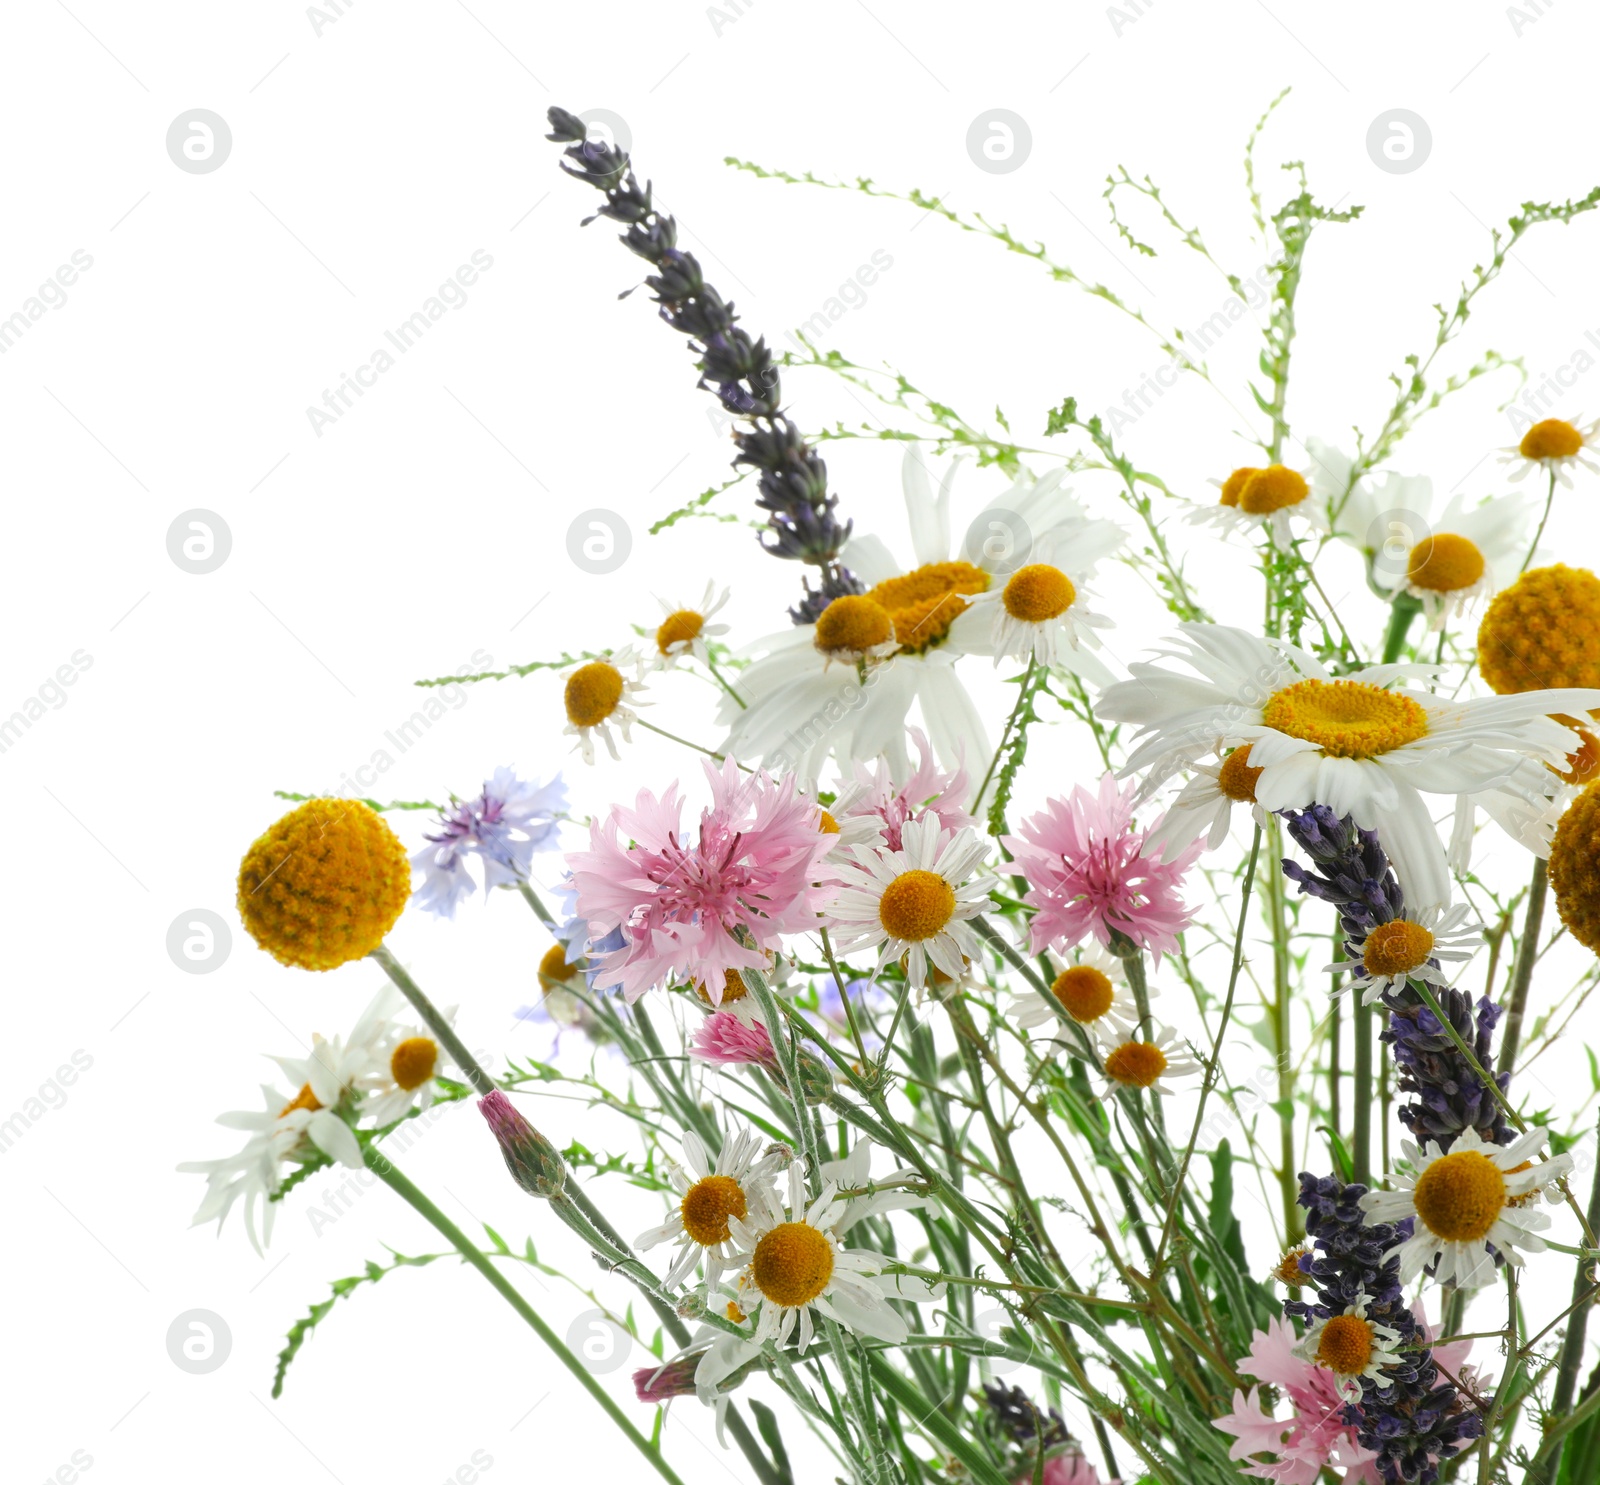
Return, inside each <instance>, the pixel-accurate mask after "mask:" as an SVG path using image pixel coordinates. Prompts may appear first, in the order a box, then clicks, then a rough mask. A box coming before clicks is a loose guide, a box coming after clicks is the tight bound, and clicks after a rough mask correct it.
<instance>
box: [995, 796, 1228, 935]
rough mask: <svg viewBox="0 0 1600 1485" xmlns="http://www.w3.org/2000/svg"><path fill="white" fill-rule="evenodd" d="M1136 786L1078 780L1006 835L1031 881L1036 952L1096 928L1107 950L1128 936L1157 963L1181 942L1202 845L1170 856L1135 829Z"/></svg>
mask: <svg viewBox="0 0 1600 1485" xmlns="http://www.w3.org/2000/svg"><path fill="white" fill-rule="evenodd" d="M1135 789H1136V785H1133V784H1129V786H1128V787H1127V789H1126V790H1121V791H1119V790H1118V788H1117V783H1116V780H1115V779H1114V778H1113V777H1112V776H1111V775H1110V774H1107V775H1106V776H1105V777H1104V778H1103V779H1101V780H1100V789H1099V793H1098V794H1091V793H1090V792H1089V791H1088V790H1087V789H1085V788H1084V787H1083V786H1082V785H1079V786H1078V787H1077V788H1075V789H1074V790H1073V791H1072V794H1071V797H1070V798H1067V799H1052V800H1049V801H1047V802H1046V804H1045V807H1044V809H1043V810H1042V811H1041V812H1040V813H1039V814H1037V815H1033V816H1032V817H1030V818H1029V819H1027V820H1024V821H1023V822H1022V833H1021V834H1020V835H1007V836H1002V837H1001V843H1002V844H1003V845H1004V846H1005V847H1006V849H1007V850H1008V851H1010V852H1011V854H1012V856H1013V857H1015V859H1016V863H1017V866H1018V868H1019V869H1020V870H1021V872H1022V874H1023V875H1024V876H1025V877H1026V878H1027V879H1028V881H1029V883H1030V884H1031V885H1030V888H1029V891H1028V893H1027V895H1026V896H1025V897H1024V898H1023V901H1024V902H1026V903H1027V904H1028V905H1029V906H1030V907H1032V908H1034V909H1036V911H1035V913H1034V915H1033V919H1032V922H1031V923H1030V925H1029V933H1030V935H1031V947H1032V949H1033V951H1034V952H1035V953H1037V952H1039V951H1040V950H1041V949H1043V948H1044V947H1045V946H1046V945H1050V944H1063V943H1064V944H1068V945H1071V944H1076V943H1080V942H1081V941H1082V940H1083V938H1084V936H1085V935H1087V934H1091V933H1092V934H1093V935H1094V936H1095V938H1096V939H1098V940H1099V941H1100V942H1101V943H1102V944H1104V945H1106V946H1107V947H1110V945H1111V942H1112V935H1113V934H1114V933H1121V934H1123V935H1124V936H1125V937H1127V938H1130V939H1132V940H1133V942H1134V943H1136V944H1137V945H1138V946H1139V947H1140V948H1141V949H1148V950H1149V951H1150V954H1151V955H1152V957H1153V958H1154V959H1155V961H1156V963H1157V964H1159V963H1160V962H1161V956H1162V955H1163V954H1165V953H1170V952H1171V951H1172V950H1174V949H1176V948H1177V947H1178V937H1177V936H1178V934H1180V933H1181V932H1182V931H1183V930H1184V929H1185V928H1187V927H1188V926H1189V920H1190V919H1191V918H1192V917H1193V916H1194V914H1193V912H1192V910H1191V909H1190V908H1189V907H1188V906H1187V905H1186V904H1185V903H1184V901H1183V899H1182V898H1181V897H1179V896H1178V889H1179V888H1180V887H1181V885H1182V883H1183V877H1184V873H1185V872H1187V871H1188V869H1189V868H1190V866H1192V865H1193V864H1194V861H1195V858H1196V857H1197V856H1199V854H1200V846H1199V845H1198V844H1196V845H1193V846H1191V847H1189V848H1188V849H1187V850H1185V851H1184V852H1183V853H1182V854H1180V855H1178V856H1175V857H1174V858H1173V859H1172V860H1170V861H1163V860H1162V859H1161V847H1160V846H1159V845H1157V844H1154V843H1152V842H1151V840H1150V835H1151V832H1150V831H1148V830H1136V829H1135V828H1134V825H1133V797H1134V792H1135Z"/></svg>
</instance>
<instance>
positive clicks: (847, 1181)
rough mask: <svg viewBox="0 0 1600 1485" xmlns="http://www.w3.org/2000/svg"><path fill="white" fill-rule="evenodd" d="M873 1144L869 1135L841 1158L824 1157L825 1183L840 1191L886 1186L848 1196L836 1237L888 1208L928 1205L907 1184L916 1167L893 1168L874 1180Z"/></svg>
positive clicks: (889, 1210) (903, 1209)
mask: <svg viewBox="0 0 1600 1485" xmlns="http://www.w3.org/2000/svg"><path fill="white" fill-rule="evenodd" d="M874 1148H875V1147H874V1145H873V1143H872V1141H871V1140H870V1139H859V1140H857V1141H856V1142H855V1144H854V1145H853V1146H852V1147H851V1149H850V1153H849V1154H848V1155H846V1156H845V1157H844V1158H843V1159H842V1160H825V1161H823V1163H822V1167H821V1176H822V1180H823V1183H824V1184H825V1185H829V1186H833V1187H834V1188H835V1189H836V1190H838V1191H840V1192H845V1191H860V1190H862V1189H863V1188H865V1187H869V1186H872V1185H874V1184H880V1183H881V1184H882V1185H883V1187H884V1189H883V1190H881V1191H869V1192H867V1193H866V1194H865V1195H862V1196H851V1197H848V1198H846V1199H845V1210H844V1215H843V1216H842V1217H841V1218H840V1219H839V1220H838V1221H837V1222H836V1223H835V1224H834V1228H833V1234H834V1236H835V1237H843V1236H844V1235H845V1233H847V1232H849V1231H850V1229H851V1228H852V1227H854V1226H855V1225H856V1224H857V1223H858V1222H864V1221H866V1220H867V1218H869V1217H881V1216H882V1215H883V1214H884V1213H885V1212H905V1211H910V1210H911V1209H912V1208H914V1207H921V1206H925V1205H927V1198H926V1197H923V1196H919V1195H917V1193H916V1192H914V1191H908V1190H907V1189H906V1188H905V1185H904V1183H905V1182H907V1181H910V1180H913V1179H915V1178H916V1176H917V1172H916V1171H914V1170H911V1169H909V1168H907V1169H902V1170H892V1171H890V1172H889V1174H888V1175H886V1176H882V1177H880V1178H879V1182H878V1183H875V1182H874V1181H873V1179H872V1152H873V1149H874Z"/></svg>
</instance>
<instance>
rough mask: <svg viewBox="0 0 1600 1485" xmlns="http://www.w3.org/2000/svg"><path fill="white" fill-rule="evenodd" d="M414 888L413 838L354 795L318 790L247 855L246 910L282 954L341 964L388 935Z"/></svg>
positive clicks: (297, 960)
mask: <svg viewBox="0 0 1600 1485" xmlns="http://www.w3.org/2000/svg"><path fill="white" fill-rule="evenodd" d="M410 896H411V863H410V862H409V861H408V860H407V859H406V852H405V847H404V846H402V845H401V844H400V841H399V839H398V838H397V837H396V835H395V833H394V831H392V830H391V829H389V827H388V825H386V824H385V823H384V821H383V819H382V817H381V816H379V815H377V814H375V813H374V812H373V811H372V810H370V809H369V808H368V807H367V806H366V805H364V804H362V803H361V802H360V801H359V800H355V799H310V800H307V801H306V802H305V803H304V804H302V805H301V806H299V808H298V809H292V810H290V811H289V813H288V814H286V815H285V816H284V817H283V818H282V819H281V820H279V821H278V823H277V824H276V825H274V826H273V827H272V828H271V829H270V830H268V831H267V832H266V834H265V835H263V836H261V838H260V839H259V840H257V841H256V842H255V844H254V845H252V846H251V847H250V849H249V850H248V851H246V852H245V854H244V860H243V861H241V862H240V863H239V916H240V917H241V918H243V919H244V926H245V927H246V928H248V929H249V930H250V936H251V938H253V939H254V940H255V941H256V942H257V943H258V944H260V945H261V947H262V948H263V949H265V950H266V951H267V952H268V953H269V954H271V955H272V957H273V958H274V959H276V960H277V961H278V962H279V963H280V964H294V965H298V966H299V967H300V968H301V969H337V968H338V967H339V966H340V965H341V964H348V963H349V962H350V961H351V960H352V959H360V958H362V957H363V956H364V955H366V954H369V953H371V952H372V950H373V949H375V948H377V947H378V945H379V944H381V943H382V942H383V937H384V935H385V934H386V933H388V931H389V930H390V929H391V928H392V927H394V922H395V919H396V918H398V917H399V916H400V914H401V912H402V910H403V909H404V908H405V905H406V900H407V898H409V897H410Z"/></svg>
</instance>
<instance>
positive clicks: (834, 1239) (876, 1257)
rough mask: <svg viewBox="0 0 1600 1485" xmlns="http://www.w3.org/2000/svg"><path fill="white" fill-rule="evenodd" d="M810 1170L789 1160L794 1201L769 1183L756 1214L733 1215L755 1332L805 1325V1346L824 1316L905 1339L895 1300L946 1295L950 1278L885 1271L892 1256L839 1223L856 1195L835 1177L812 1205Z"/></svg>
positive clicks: (756, 1337)
mask: <svg viewBox="0 0 1600 1485" xmlns="http://www.w3.org/2000/svg"><path fill="white" fill-rule="evenodd" d="M804 1170H805V1167H804V1165H803V1163H802V1162H800V1161H798V1160H797V1161H794V1162H792V1163H791V1164H790V1166H789V1174H788V1183H787V1184H788V1193H787V1194H788V1204H787V1207H785V1206H784V1205H782V1204H781V1203H780V1202H779V1200H778V1198H777V1196H776V1195H775V1194H774V1193H772V1192H771V1191H770V1190H769V1191H765V1192H763V1193H762V1194H761V1196H760V1197H759V1198H758V1199H757V1200H756V1201H755V1202H754V1203H752V1205H751V1210H750V1213H749V1215H748V1216H746V1217H742V1218H741V1217H732V1218H730V1219H729V1222H728V1226H729V1228H730V1230H731V1232H732V1234H733V1241H734V1245H735V1248H736V1249H737V1253H738V1257H739V1259H740V1260H741V1261H742V1262H743V1265H744V1270H743V1272H742V1273H741V1274H740V1276H739V1289H738V1304H739V1307H740V1309H741V1310H743V1312H744V1313H745V1315H746V1316H748V1317H749V1319H750V1320H751V1321H752V1322H753V1325H752V1330H751V1332H750V1340H751V1341H752V1342H754V1343H755V1344H756V1345H758V1346H760V1345H764V1344H765V1343H766V1342H768V1341H776V1342H777V1344H778V1345H779V1346H786V1345H787V1344H788V1343H789V1341H790V1339H791V1338H792V1337H794V1336H795V1334H796V1331H798V1333H799V1345H800V1349H801V1350H802V1351H804V1350H805V1349H806V1347H807V1346H809V1345H810V1344H811V1341H812V1337H813V1336H814V1334H815V1332H816V1317H818V1316H822V1317H824V1318H826V1319H829V1320H833V1321H836V1322H837V1323H838V1324H839V1325H841V1326H842V1327H843V1328H844V1329H845V1330H847V1331H850V1332H852V1333H854V1334H856V1335H865V1336H870V1337H872V1338H873V1339H875V1340H880V1341H886V1342H888V1343H889V1344H890V1345H898V1344H899V1343H900V1342H902V1341H904V1340H905V1338H906V1336H907V1334H908V1331H907V1328H906V1323H905V1321H904V1320H903V1319H901V1317H900V1316H899V1315H898V1314H896V1313H895V1311H894V1310H893V1309H892V1308H891V1307H890V1305H889V1303H888V1301H889V1300H890V1299H891V1298H894V1299H902V1300H908V1301H911V1302H918V1303H920V1302H926V1301H928V1300H932V1299H936V1298H938V1297H939V1293H940V1290H941V1289H942V1286H937V1287H935V1286H931V1285H929V1284H927V1283H925V1282H924V1281H923V1280H921V1279H916V1278H910V1277H903V1276H897V1275H891V1274H885V1273H883V1269H884V1268H885V1267H886V1265H887V1263H888V1262H889V1260H886V1259H885V1258H884V1257H883V1255H882V1254H879V1253H866V1252H861V1251H859V1250H856V1249H851V1248H845V1247H842V1246H841V1245H840V1243H839V1236H838V1228H839V1226H840V1224H841V1223H844V1222H846V1221H847V1220H848V1217H849V1203H848V1202H846V1201H843V1200H841V1199H840V1198H839V1196H838V1195H837V1192H836V1188H835V1187H834V1186H833V1185H832V1184H831V1183H830V1184H828V1185H825V1186H824V1187H823V1188H822V1192H821V1194H820V1195H819V1196H818V1197H817V1199H816V1200H815V1201H813V1202H812V1203H811V1204H810V1205H809V1206H808V1205H807V1204H806V1198H805V1174H804ZM696 1380H697V1381H698V1380H699V1379H698V1377H697V1379H696Z"/></svg>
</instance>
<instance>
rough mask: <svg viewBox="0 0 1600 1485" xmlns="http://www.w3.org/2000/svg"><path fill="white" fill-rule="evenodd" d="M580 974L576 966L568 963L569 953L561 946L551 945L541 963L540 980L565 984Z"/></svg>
mask: <svg viewBox="0 0 1600 1485" xmlns="http://www.w3.org/2000/svg"><path fill="white" fill-rule="evenodd" d="M577 972H578V966H577V965H576V964H569V963H568V962H567V951H566V949H565V948H564V947H563V946H562V945H561V944H551V945H550V947H549V948H548V949H546V950H545V951H544V958H543V959H541V960H540V961H539V978H540V979H542V980H556V981H558V982H560V983H563V984H564V983H565V982H566V981H568V980H570V979H571V978H572V977H573V976H574V975H575V974H577Z"/></svg>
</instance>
